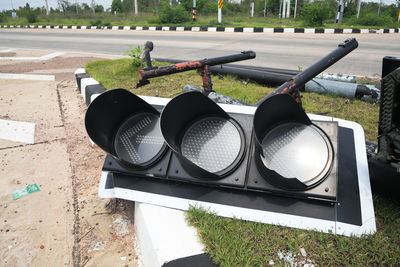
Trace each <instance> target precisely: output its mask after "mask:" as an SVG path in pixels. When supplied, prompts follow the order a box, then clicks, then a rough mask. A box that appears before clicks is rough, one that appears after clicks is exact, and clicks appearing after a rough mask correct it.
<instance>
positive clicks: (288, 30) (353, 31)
mask: <svg viewBox="0 0 400 267" xmlns="http://www.w3.org/2000/svg"><path fill="white" fill-rule="evenodd" d="M0 28H25V29H73V30H136V31H191V32H246V33H308V34H358V33H359V34H367V33H375V34H385V33H399V32H400V28H390V29H321V28H261V27H250V28H244V27H205V26H201V27H168V26H157V27H146V26H143V27H142V26H72V25H0Z"/></svg>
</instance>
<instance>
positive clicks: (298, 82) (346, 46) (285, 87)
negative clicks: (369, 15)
mask: <svg viewBox="0 0 400 267" xmlns="http://www.w3.org/2000/svg"><path fill="white" fill-rule="evenodd" d="M357 47H358V42H357V40H356V39H355V38H349V39H346V40H345V41H344V42H343V43H340V44H339V45H338V47H337V48H336V49H335V50H333V51H332V52H331V53H329V54H328V55H326V56H325V57H324V58H322V59H320V60H319V61H317V62H316V63H314V64H313V65H311V66H310V67H308V68H307V69H305V70H303V71H302V72H300V73H299V74H297V75H296V76H294V77H292V78H291V79H290V80H289V81H287V82H285V83H284V84H282V85H281V86H279V87H278V88H277V89H276V90H275V91H274V92H272V93H270V94H269V95H267V96H266V97H264V98H263V99H261V100H260V101H258V102H257V104H256V105H257V106H258V105H260V104H261V103H262V102H263V101H264V100H265V99H267V98H269V97H271V96H273V95H277V94H289V95H291V96H292V97H293V98H294V99H295V100H296V102H297V103H299V104H300V103H301V99H300V94H299V89H300V88H302V87H303V86H304V85H305V84H306V83H307V82H308V81H310V80H311V79H313V78H314V77H315V76H317V75H318V74H320V73H321V72H323V71H324V70H326V69H327V68H329V67H330V66H332V65H333V64H335V63H336V62H337V61H339V60H340V59H342V58H343V57H344V56H346V55H347V54H349V53H350V52H351V51H353V50H354V49H356V48H357Z"/></svg>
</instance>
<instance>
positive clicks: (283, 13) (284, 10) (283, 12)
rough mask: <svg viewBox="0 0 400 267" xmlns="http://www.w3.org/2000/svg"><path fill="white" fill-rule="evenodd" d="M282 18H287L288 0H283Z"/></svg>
mask: <svg viewBox="0 0 400 267" xmlns="http://www.w3.org/2000/svg"><path fill="white" fill-rule="evenodd" d="M282 18H286V0H283V8H282Z"/></svg>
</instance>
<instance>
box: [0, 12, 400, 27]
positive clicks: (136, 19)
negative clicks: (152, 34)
mask: <svg viewBox="0 0 400 267" xmlns="http://www.w3.org/2000/svg"><path fill="white" fill-rule="evenodd" d="M156 19H157V14H155V13H142V12H141V13H139V15H138V16H134V15H133V14H131V13H126V14H118V15H116V16H114V15H113V14H110V13H101V14H90V13H83V14H81V15H75V14H67V15H62V14H51V15H50V16H48V17H47V16H45V15H40V16H38V21H37V22H35V23H28V22H27V20H26V18H25V17H20V18H15V19H13V18H11V17H7V18H6V19H5V21H3V22H2V23H0V24H4V25H77V26H94V23H95V24H96V25H97V24H98V25H99V26H188V27H190V26H205V27H207V26H208V27H217V26H223V27H260V28H274V27H275V28H303V27H304V23H303V20H301V18H300V17H298V18H296V19H280V18H277V17H275V16H267V17H265V18H264V17H250V16H244V15H227V14H222V23H218V21H217V13H215V14H211V15H202V14H199V15H198V19H197V21H196V22H193V21H191V20H190V21H189V22H185V23H180V24H179V25H174V24H160V23H157V22H156V21H157V20H156ZM96 21H97V23H96ZM394 25H397V26H396V27H400V24H399V23H397V24H396V23H395V24H394ZM394 25H386V26H378V25H375V26H363V25H352V24H349V23H348V22H346V20H345V21H344V22H343V23H338V24H335V23H334V20H333V19H329V20H326V21H325V25H324V26H322V27H317V28H337V29H343V28H356V29H365V28H369V29H381V28H393V26H394ZM311 28H314V27H311Z"/></svg>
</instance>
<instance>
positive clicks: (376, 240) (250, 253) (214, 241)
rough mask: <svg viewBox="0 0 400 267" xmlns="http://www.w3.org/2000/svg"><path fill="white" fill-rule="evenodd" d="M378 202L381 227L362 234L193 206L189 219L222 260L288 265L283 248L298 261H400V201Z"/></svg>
mask: <svg viewBox="0 0 400 267" xmlns="http://www.w3.org/2000/svg"><path fill="white" fill-rule="evenodd" d="M374 205H375V216H376V223H377V229H378V231H377V232H376V233H375V234H373V235H365V236H362V237H361V238H358V237H344V236H339V235H332V234H324V233H320V232H316V231H304V230H299V229H292V228H287V227H282V226H276V225H268V224H262V223H255V222H247V221H242V220H239V219H230V218H223V217H219V216H216V215H215V214H213V213H212V212H209V211H205V210H203V209H200V208H195V207H191V208H190V210H189V211H188V212H187V213H186V219H187V221H188V222H189V224H191V225H193V226H195V227H196V228H197V229H198V232H199V235H200V238H201V240H202V242H203V243H204V244H205V246H206V252H207V253H208V254H210V255H211V257H212V259H213V260H214V262H215V263H218V264H220V265H221V266H266V265H268V263H269V261H270V260H272V261H274V263H275V264H277V265H278V266H281V265H282V266H283V265H285V266H290V264H289V263H288V262H285V261H283V260H281V259H280V258H279V255H278V253H279V252H281V253H282V254H283V255H286V254H287V253H288V252H291V253H292V255H293V256H294V255H296V257H295V258H294V257H293V258H294V260H295V262H297V263H302V264H304V263H308V264H311V263H312V264H314V265H319V266H373V265H398V264H399V262H400V238H399V237H400V207H399V205H398V203H393V202H391V201H389V200H387V199H384V198H381V197H374ZM301 248H304V249H305V251H306V256H305V257H304V256H303V255H302V254H301V252H300V249H301ZM301 266H302V265H301Z"/></svg>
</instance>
